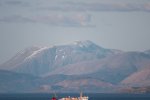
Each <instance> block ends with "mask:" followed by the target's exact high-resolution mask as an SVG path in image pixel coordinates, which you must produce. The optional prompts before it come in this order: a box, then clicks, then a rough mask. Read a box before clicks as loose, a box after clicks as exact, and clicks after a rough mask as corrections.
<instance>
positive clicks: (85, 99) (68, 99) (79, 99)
mask: <svg viewBox="0 0 150 100" xmlns="http://www.w3.org/2000/svg"><path fill="white" fill-rule="evenodd" d="M88 99H89V97H88V96H82V92H81V93H80V97H70V96H69V97H65V98H61V99H59V100H88Z"/></svg>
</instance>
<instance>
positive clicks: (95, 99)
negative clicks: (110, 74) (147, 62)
mask: <svg viewBox="0 0 150 100" xmlns="http://www.w3.org/2000/svg"><path fill="white" fill-rule="evenodd" d="M84 95H85V96H88V97H89V100H150V94H102V93H94V94H90V93H87V94H86V93H85V94H84ZM53 96H54V94H44V93H38V94H0V100H51V98H52V97H53ZM56 96H57V98H58V99H59V98H62V97H68V96H70V97H79V94H70V93H63V94H57V95H56Z"/></svg>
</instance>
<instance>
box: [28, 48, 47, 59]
mask: <svg viewBox="0 0 150 100" xmlns="http://www.w3.org/2000/svg"><path fill="white" fill-rule="evenodd" d="M46 49H49V47H42V48H40V49H39V50H36V51H34V52H33V53H32V54H31V55H30V56H28V57H27V58H26V59H31V58H33V57H35V56H36V55H37V54H39V53H40V52H42V51H43V50H46Z"/></svg>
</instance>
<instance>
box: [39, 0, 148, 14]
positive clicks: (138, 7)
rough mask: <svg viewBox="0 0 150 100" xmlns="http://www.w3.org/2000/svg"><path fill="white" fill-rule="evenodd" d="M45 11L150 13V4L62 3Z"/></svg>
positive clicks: (45, 8) (46, 8) (48, 7)
mask: <svg viewBox="0 0 150 100" xmlns="http://www.w3.org/2000/svg"><path fill="white" fill-rule="evenodd" d="M40 9H43V10H52V11H80V12H82V11H95V12H99V11H146V12H149V11H150V3H140V4H137V3H125V2H119V3H117V2H115V3H112V2H111V3H100V2H93V3H86V2H61V3H59V4H58V5H54V6H47V7H42V8H40Z"/></svg>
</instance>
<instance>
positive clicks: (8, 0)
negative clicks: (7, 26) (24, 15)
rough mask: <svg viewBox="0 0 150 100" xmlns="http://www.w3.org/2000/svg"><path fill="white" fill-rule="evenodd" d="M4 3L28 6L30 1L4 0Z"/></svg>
mask: <svg viewBox="0 0 150 100" xmlns="http://www.w3.org/2000/svg"><path fill="white" fill-rule="evenodd" d="M3 5H8V6H24V7H28V6H29V3H28V2H26V1H22V0H3Z"/></svg>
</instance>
